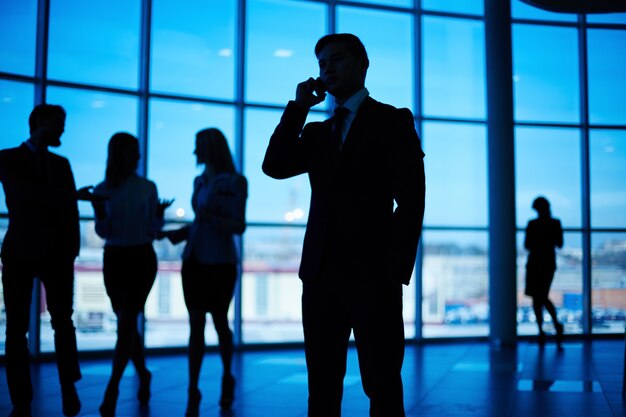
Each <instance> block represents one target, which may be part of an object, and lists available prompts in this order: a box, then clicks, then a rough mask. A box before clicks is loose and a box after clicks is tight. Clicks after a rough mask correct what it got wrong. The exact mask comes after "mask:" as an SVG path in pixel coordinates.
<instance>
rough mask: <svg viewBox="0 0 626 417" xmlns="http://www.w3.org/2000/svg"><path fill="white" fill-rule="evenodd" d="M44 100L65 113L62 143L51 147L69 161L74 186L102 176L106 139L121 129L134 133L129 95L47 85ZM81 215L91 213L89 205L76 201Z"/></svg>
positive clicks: (94, 181)
mask: <svg viewBox="0 0 626 417" xmlns="http://www.w3.org/2000/svg"><path fill="white" fill-rule="evenodd" d="M48 102H49V103H52V104H60V105H61V106H63V108H65V111H66V112H67V120H66V122H65V133H64V134H63V137H62V138H61V142H62V145H61V147H60V148H59V149H58V150H53V151H54V152H57V151H58V153H59V154H61V155H63V156H65V157H67V158H68V159H69V161H70V165H71V166H72V171H73V172H74V180H75V181H76V186H77V187H79V188H80V187H83V186H86V185H96V184H98V183H99V182H100V181H102V180H103V179H104V171H105V168H106V155H107V146H108V143H109V139H110V138H111V136H113V134H114V133H116V132H120V131H124V132H128V133H130V134H132V135H136V134H137V99H136V98H135V97H132V96H124V95H119V94H110V93H100V92H93V91H85V90H75V89H69V88H58V87H50V88H48ZM78 208H79V210H80V213H81V215H83V216H85V215H86V216H91V215H93V210H92V207H91V204H89V203H85V202H79V204H78Z"/></svg>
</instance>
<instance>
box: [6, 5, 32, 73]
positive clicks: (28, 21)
mask: <svg viewBox="0 0 626 417" xmlns="http://www.w3.org/2000/svg"><path fill="white" fill-rule="evenodd" d="M36 36H37V1H36V0H20V1H17V0H12V1H2V2H0V71H5V72H13V73H17V74H23V75H33V74H34V73H35V48H36V46H37V45H36Z"/></svg>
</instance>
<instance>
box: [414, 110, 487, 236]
mask: <svg viewBox="0 0 626 417" xmlns="http://www.w3.org/2000/svg"><path fill="white" fill-rule="evenodd" d="M423 126H424V127H423V140H424V153H425V154H426V157H425V158H424V164H425V168H426V178H427V182H428V185H427V187H426V211H425V214H424V216H425V218H424V222H425V224H426V225H429V226H434V225H444V226H486V225H487V148H486V146H487V143H486V142H487V141H486V132H485V127H484V126H483V125H475V124H461V123H438V122H425V123H424V125H423ZM444 190H445V191H444ZM459 207H463V209H462V210H459Z"/></svg>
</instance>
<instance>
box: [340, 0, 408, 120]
mask: <svg viewBox="0 0 626 417" xmlns="http://www.w3.org/2000/svg"><path fill="white" fill-rule="evenodd" d="M337 30H338V32H341V33H344V32H348V33H353V34H355V35H357V36H358V37H359V38H360V39H361V41H362V42H363V44H364V45H365V49H366V50H367V55H368V57H369V61H370V66H369V69H368V70H367V79H366V80H365V85H366V86H367V89H368V90H369V92H370V94H371V95H372V97H374V98H375V99H377V100H380V101H382V102H385V103H389V104H392V105H394V106H396V107H408V108H412V107H413V97H414V92H413V91H414V89H413V42H412V39H413V35H412V34H413V19H412V18H411V16H410V15H408V14H399V13H390V12H384V11H373V10H365V9H357V8H349V7H338V8H337Z"/></svg>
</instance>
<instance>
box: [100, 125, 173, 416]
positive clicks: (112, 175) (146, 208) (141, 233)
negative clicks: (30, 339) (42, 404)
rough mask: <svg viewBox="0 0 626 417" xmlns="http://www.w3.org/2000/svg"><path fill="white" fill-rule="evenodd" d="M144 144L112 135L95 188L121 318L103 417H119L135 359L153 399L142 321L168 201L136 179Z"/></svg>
mask: <svg viewBox="0 0 626 417" xmlns="http://www.w3.org/2000/svg"><path fill="white" fill-rule="evenodd" d="M138 162H139V142H138V140H137V138H135V137H134V136H132V135H130V134H128V133H116V134H114V135H113V136H112V137H111V140H110V141H109V148H108V158H107V167H106V174H105V179H104V181H103V182H102V183H100V184H98V185H97V186H96V188H95V189H94V195H95V196H96V197H99V199H95V200H94V202H93V206H94V212H95V214H96V233H97V234H98V235H99V236H100V237H102V238H103V239H105V246H104V259H103V274H104V285H105V287H106V292H107V295H108V296H109V298H110V299H111V305H112V307H113V311H115V315H116V316H117V342H116V344H115V351H114V353H113V366H112V371H111V377H110V379H109V383H108V385H107V387H106V391H105V394H104V399H103V401H102V404H101V405H100V409H99V410H100V415H101V416H114V415H115V407H116V404H117V397H118V393H119V384H120V380H121V379H122V375H123V373H124V369H125V368H126V365H127V364H128V360H129V359H131V360H132V362H133V364H134V365H135V369H136V370H137V375H138V376H139V390H138V392H137V398H138V400H139V402H140V403H141V404H142V405H145V404H147V403H148V400H149V399H150V381H151V378H152V375H151V373H150V371H148V369H147V368H146V362H145V356H144V351H143V341H142V338H141V336H140V335H139V331H138V328H137V325H138V324H137V317H138V316H139V313H141V312H142V311H143V310H144V305H145V303H146V299H147V297H148V293H149V292H150V289H151V288H152V284H153V283H154V280H155V278H156V273H157V258H156V254H155V252H154V249H153V248H152V241H153V240H154V238H155V237H156V233H157V232H158V231H159V230H160V229H161V227H162V226H163V213H164V211H165V208H166V207H168V206H169V205H170V204H171V201H169V202H159V199H158V195H157V188H156V185H155V184H154V183H153V182H152V181H149V180H147V179H145V178H142V177H140V176H138V175H137V173H136V170H137V164H138Z"/></svg>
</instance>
